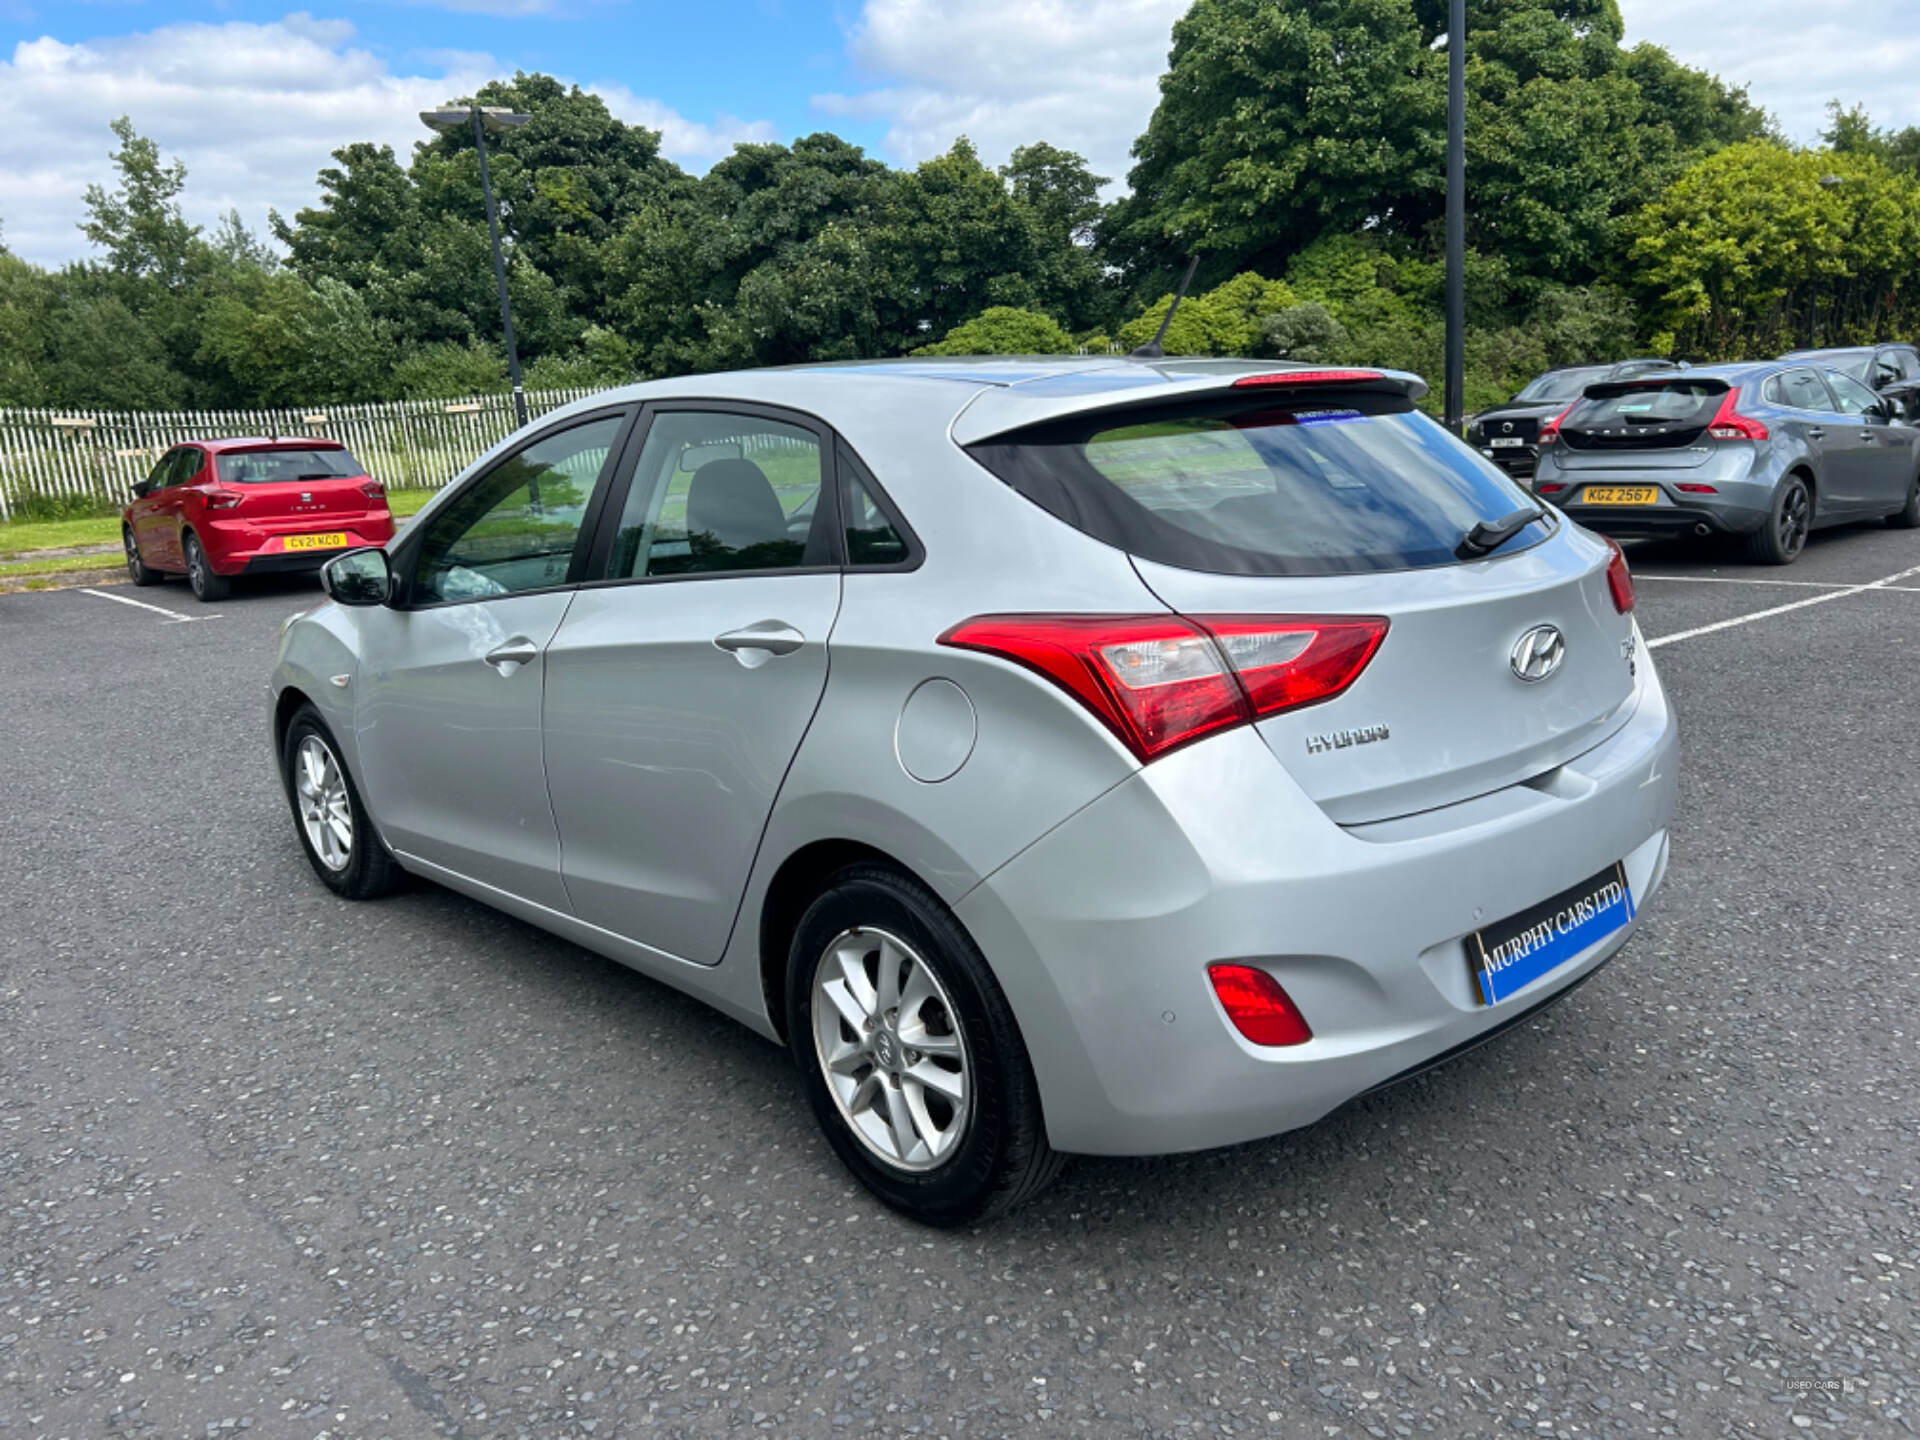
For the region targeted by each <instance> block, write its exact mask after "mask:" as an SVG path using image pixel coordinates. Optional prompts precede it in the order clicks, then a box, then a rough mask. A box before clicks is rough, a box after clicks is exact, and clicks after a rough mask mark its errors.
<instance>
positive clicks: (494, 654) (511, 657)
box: [487, 635, 540, 675]
mask: <svg viewBox="0 0 1920 1440" xmlns="http://www.w3.org/2000/svg"><path fill="white" fill-rule="evenodd" d="M539 655H540V647H539V646H538V645H536V644H534V643H533V641H531V640H529V639H528V638H527V637H526V636H524V635H516V636H514V637H513V638H512V639H511V640H509V641H507V643H506V644H504V645H502V646H501V647H500V648H499V649H497V650H490V651H488V652H487V664H489V665H491V666H493V668H494V669H496V670H498V671H499V672H500V673H501V674H502V675H511V674H513V672H514V671H516V670H518V669H519V668H520V667H521V666H522V665H525V664H527V663H528V662H529V661H531V660H536V659H538V658H539Z"/></svg>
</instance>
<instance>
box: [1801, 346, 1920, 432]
mask: <svg viewBox="0 0 1920 1440" xmlns="http://www.w3.org/2000/svg"><path fill="white" fill-rule="evenodd" d="M1780 358H1781V359H1782V360H1811V361H1812V362H1813V363H1814V364H1816V365H1821V366H1824V367H1825V368H1827V369H1829V370H1838V371H1839V372H1840V373H1841V374H1842V375H1846V376H1849V377H1851V378H1852V379H1855V380H1858V381H1859V382H1860V383H1861V384H1862V385H1864V386H1866V387H1867V388H1868V389H1869V390H1871V391H1873V392H1874V393H1875V394H1877V395H1879V396H1880V398H1881V399H1883V400H1891V401H1893V403H1894V405H1895V406H1896V407H1897V409H1898V412H1899V413H1898V418H1899V419H1901V420H1904V421H1905V422H1906V423H1907V424H1909V425H1914V424H1920V349H1915V348H1914V347H1913V346H1911V345H1897V344H1886V345H1849V346H1846V347H1844V348H1841V349H1836V350H1790V351H1788V352H1787V353H1786V354H1785V355H1782V356H1781V357H1780Z"/></svg>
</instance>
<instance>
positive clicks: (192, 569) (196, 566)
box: [187, 540, 207, 595]
mask: <svg viewBox="0 0 1920 1440" xmlns="http://www.w3.org/2000/svg"><path fill="white" fill-rule="evenodd" d="M206 572H207V552H206V551H204V550H202V549H201V548H200V542H199V541H198V540H188V541H187V583H188V584H190V585H192V586H193V593H194V594H196V595H198V594H200V593H201V592H202V591H203V590H205V589H206V588H207V573H206Z"/></svg>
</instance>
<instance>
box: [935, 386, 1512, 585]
mask: <svg viewBox="0 0 1920 1440" xmlns="http://www.w3.org/2000/svg"><path fill="white" fill-rule="evenodd" d="M969 453H970V454H971V455H972V456H973V457H974V458H975V459H976V460H978V461H979V462H980V463H981V464H982V465H984V466H985V467H986V468H987V469H988V470H990V471H992V472H993V473H994V474H995V475H997V476H999V477H1000V478H1001V479H1002V480H1004V481H1005V482H1006V483H1007V484H1009V485H1011V486H1012V487H1013V488H1014V489H1016V490H1018V491H1020V492H1021V493H1022V494H1023V495H1025V496H1027V498H1029V499H1031V500H1033V501H1034V502H1035V503H1037V504H1039V505H1040V506H1041V507H1042V508H1044V509H1046V510H1049V511H1051V512H1052V513H1053V514H1055V515H1057V516H1059V517H1060V518H1061V519H1062V520H1065V521H1066V522H1067V523H1068V524H1070V525H1073V526H1075V527H1076V528H1077V529H1080V530H1082V531H1084V532H1085V533H1087V534H1089V535H1092V536H1094V537H1096V538H1097V539H1101V540H1104V541H1106V542H1107V543H1109V544H1111V545H1115V546H1118V547H1119V548H1121V549H1123V550H1126V551H1127V552H1128V553H1130V554H1133V555H1138V556H1140V557H1141V558H1143V559H1147V560H1154V561H1158V562H1160V563H1162V564H1167V565H1176V566H1179V567H1181V568H1182V569H1187V570H1201V571H1207V572H1211V573H1214V574H1223V575H1337V574H1348V573H1352V572H1355V571H1372V570H1411V569H1420V568H1424V567H1428V566H1435V565H1451V564H1453V563H1455V561H1456V556H1455V551H1456V549H1457V547H1458V546H1459V544H1460V541H1461V539H1462V538H1463V537H1464V536H1465V535H1466V534H1467V532H1468V531H1470V530H1472V529H1473V527H1474V526H1475V525H1476V524H1478V523H1479V522H1480V521H1482V520H1487V521H1493V520H1499V519H1503V518H1504V517H1506V516H1508V515H1511V514H1512V513H1513V512H1514V511H1516V510H1521V509H1526V508H1532V507H1531V505H1530V502H1529V501H1528V499H1527V497H1526V495H1525V494H1524V492H1522V491H1521V490H1519V489H1518V488H1517V487H1516V486H1515V485H1514V484H1513V482H1512V481H1510V480H1508V479H1507V478H1506V476H1505V475H1504V474H1503V473H1501V471H1500V470H1499V469H1498V468H1497V467H1495V466H1493V465H1491V464H1489V463H1487V462H1486V461H1485V460H1483V459H1481V457H1480V456H1479V455H1478V454H1476V453H1475V452H1474V451H1472V450H1470V449H1468V448H1467V447H1466V446H1465V445H1463V444H1461V443H1460V442H1459V441H1458V440H1456V439H1454V438H1453V437H1452V436H1450V435H1448V434H1447V432H1446V431H1445V430H1443V429H1442V428H1441V427H1440V426H1439V425H1437V424H1435V423H1434V422H1433V421H1431V420H1429V419H1428V418H1427V417H1426V416H1424V415H1422V414H1420V413H1419V412H1417V411H1415V410H1414V409H1413V406H1412V404H1411V402H1409V401H1408V400H1407V399H1406V398H1405V397H1404V396H1401V395H1397V394H1386V393H1382V392H1378V391H1355V392H1348V391H1339V392H1335V393H1331V394H1320V395H1316V396H1313V397H1310V398H1309V397H1298V396H1289V397H1287V398H1285V399H1277V398H1272V397H1261V398H1253V397H1249V396H1246V395H1235V396H1232V397H1229V398H1225V399H1210V400H1201V401H1191V402H1187V403H1185V404H1182V405H1179V406H1173V407H1160V408H1156V409H1153V410H1144V411H1129V412H1126V413H1124V414H1114V413H1112V412H1105V413H1102V414H1097V415H1083V416H1076V417H1073V418H1070V419H1068V420H1064V421H1056V422H1053V423H1050V424H1047V425H1044V426H1036V427H1034V428H1032V429H1029V430H1024V431H1018V432H1015V433H1014V434H1012V435H1008V436H1003V437H999V438H997V439H994V440H990V441H986V442H983V443H981V444H978V445H974V446H972V447H970V448H969ZM1548 529H1549V525H1548V522H1546V521H1545V520H1544V519H1543V520H1541V521H1538V522H1536V523H1534V524H1532V525H1528V526H1526V527H1525V528H1524V529H1522V530H1521V531H1520V532H1519V533H1518V534H1516V535H1515V536H1514V537H1513V539H1511V540H1509V541H1508V542H1507V544H1506V545H1505V546H1504V547H1502V548H1503V549H1506V550H1514V549H1523V548H1525V547H1526V546H1528V545H1530V544H1534V543H1537V542H1538V541H1539V540H1541V539H1543V538H1544V537H1545V536H1546V535H1547V533H1548Z"/></svg>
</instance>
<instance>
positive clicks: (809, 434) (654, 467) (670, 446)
mask: <svg viewBox="0 0 1920 1440" xmlns="http://www.w3.org/2000/svg"><path fill="white" fill-rule="evenodd" d="M823 473H824V471H823V466H822V463H821V452H820V439H819V437H818V436H817V435H815V434H814V432H813V431H811V430H808V429H806V428H804V427H803V426H799V425H788V424H785V423H783V422H781V421H778V420H768V419H763V418H761V417H759V416H755V415H734V414H728V413H725V412H722V411H694V410H669V411H664V412H662V413H661V414H659V415H656V416H655V417H654V420H653V423H652V424H651V425H650V426H649V427H648V429H647V440H646V444H645V445H644V446H642V447H641V451H640V460H639V463H638V464H637V465H636V466H635V468H634V475H633V484H632V486H631V487H630V488H629V489H628V491H627V500H626V505H625V506H624V507H623V510H622V513H621V516H620V525H619V529H618V530H617V531H616V532H615V535H614V542H613V551H612V554H611V556H610V557H609V560H608V564H607V573H606V578H607V579H611V580H633V579H640V578H642V577H649V576H659V575H696V574H716V573H726V572H729V571H742V570H789V569H793V568H794V567H796V566H801V565H824V564H827V563H829V562H830V560H831V552H830V550H829V547H828V537H829V536H830V535H831V524H830V522H824V521H823V522H822V523H821V524H819V525H816V523H815V521H816V518H817V516H818V511H819V509H820V492H821V484H822V477H823Z"/></svg>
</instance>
